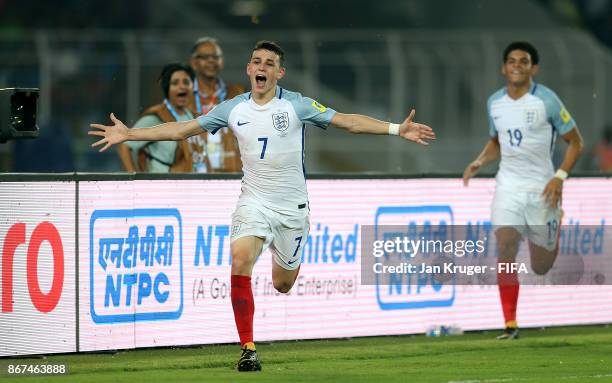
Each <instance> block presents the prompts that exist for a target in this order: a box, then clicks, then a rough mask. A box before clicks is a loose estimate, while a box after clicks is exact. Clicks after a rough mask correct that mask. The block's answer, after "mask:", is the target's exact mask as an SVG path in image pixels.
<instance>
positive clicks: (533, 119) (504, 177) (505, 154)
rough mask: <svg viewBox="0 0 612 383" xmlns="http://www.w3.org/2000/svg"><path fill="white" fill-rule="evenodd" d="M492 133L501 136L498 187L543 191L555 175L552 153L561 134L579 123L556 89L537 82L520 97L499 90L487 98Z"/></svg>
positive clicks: (504, 90) (503, 89)
mask: <svg viewBox="0 0 612 383" xmlns="http://www.w3.org/2000/svg"><path fill="white" fill-rule="evenodd" d="M487 111H488V115H489V135H490V136H491V137H492V138H494V137H496V136H497V137H498V141H499V145H500V150H501V162H500V164H499V171H498V172H497V177H496V181H497V187H498V188H502V189H515V190H521V191H534V192H542V190H543V189H544V186H545V185H546V183H547V182H548V181H549V180H550V179H551V178H552V177H553V175H554V169H553V163H552V153H553V150H554V145H555V140H556V137H557V134H560V135H564V134H566V133H567V132H569V131H570V130H572V129H573V127H574V126H575V125H576V122H575V121H574V120H573V119H572V117H571V116H570V114H569V113H568V111H567V110H566V109H565V107H564V106H563V103H562V102H561V100H560V99H559V97H557V95H556V94H555V92H553V91H552V90H550V89H549V88H547V87H545V86H544V85H541V84H536V83H533V84H532V85H531V88H530V89H529V92H527V93H526V94H525V95H524V96H522V97H521V98H519V99H518V100H513V99H512V98H510V97H509V96H508V94H507V93H506V88H505V87H504V88H502V89H500V90H498V91H497V92H495V93H494V94H493V95H492V96H491V97H490V98H489V100H488V102H487Z"/></svg>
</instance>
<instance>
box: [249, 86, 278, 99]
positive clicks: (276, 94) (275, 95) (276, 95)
mask: <svg viewBox="0 0 612 383" xmlns="http://www.w3.org/2000/svg"><path fill="white" fill-rule="evenodd" d="M274 97H278V98H279V99H280V98H283V88H281V87H280V86H278V85H277V86H276V93H275V94H274ZM249 98H251V92H249Z"/></svg>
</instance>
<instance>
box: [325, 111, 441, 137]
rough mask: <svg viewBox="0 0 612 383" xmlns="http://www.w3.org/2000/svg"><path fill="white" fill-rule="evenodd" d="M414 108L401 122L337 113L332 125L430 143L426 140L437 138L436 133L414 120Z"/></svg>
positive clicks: (355, 131) (353, 131) (360, 131)
mask: <svg viewBox="0 0 612 383" xmlns="http://www.w3.org/2000/svg"><path fill="white" fill-rule="evenodd" d="M414 114H415V111H414V109H413V110H412V111H411V112H410V115H409V116H408V117H407V118H406V119H405V120H404V122H402V123H401V124H390V123H388V122H384V121H380V120H377V119H375V118H372V117H368V116H364V115H361V114H344V113H336V114H335V115H334V116H333V117H332V119H331V125H333V126H335V127H337V128H341V129H346V130H348V131H349V132H351V133H369V134H392V135H399V136H402V137H403V138H405V139H406V140H410V141H414V142H416V143H418V144H421V145H428V143H427V141H426V140H435V139H436V134H435V133H434V132H433V130H432V129H431V128H430V127H429V126H427V125H424V124H419V123H418V122H414V121H412V119H413V118H414Z"/></svg>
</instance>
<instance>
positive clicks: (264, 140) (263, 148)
mask: <svg viewBox="0 0 612 383" xmlns="http://www.w3.org/2000/svg"><path fill="white" fill-rule="evenodd" d="M257 141H260V142H263V147H262V148H261V154H260V155H259V159H260V160H263V159H264V156H265V155H266V147H267V146H268V137H259V138H257Z"/></svg>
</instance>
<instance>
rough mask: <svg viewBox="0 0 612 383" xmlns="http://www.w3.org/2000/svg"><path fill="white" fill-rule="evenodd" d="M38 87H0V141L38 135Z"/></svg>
mask: <svg viewBox="0 0 612 383" xmlns="http://www.w3.org/2000/svg"><path fill="white" fill-rule="evenodd" d="M37 101H38V88H5V89H0V142H2V143H4V142H6V141H8V140H15V139H22V138H36V137H38V126H37V125H36V107H37Z"/></svg>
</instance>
